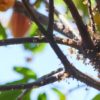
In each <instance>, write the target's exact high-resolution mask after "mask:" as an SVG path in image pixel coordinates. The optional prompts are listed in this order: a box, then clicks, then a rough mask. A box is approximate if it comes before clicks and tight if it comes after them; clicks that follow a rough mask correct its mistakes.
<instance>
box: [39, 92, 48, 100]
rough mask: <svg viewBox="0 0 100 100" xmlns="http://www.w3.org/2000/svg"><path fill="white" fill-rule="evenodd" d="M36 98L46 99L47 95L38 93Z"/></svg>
mask: <svg viewBox="0 0 100 100" xmlns="http://www.w3.org/2000/svg"><path fill="white" fill-rule="evenodd" d="M37 100H47V96H46V94H45V93H42V94H39V95H38V99H37Z"/></svg>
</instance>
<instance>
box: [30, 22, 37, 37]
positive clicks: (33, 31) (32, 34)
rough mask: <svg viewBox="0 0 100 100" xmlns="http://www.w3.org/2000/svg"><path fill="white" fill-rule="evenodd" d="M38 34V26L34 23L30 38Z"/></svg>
mask: <svg viewBox="0 0 100 100" xmlns="http://www.w3.org/2000/svg"><path fill="white" fill-rule="evenodd" d="M37 32H38V26H37V25H36V24H35V23H32V25H31V27H30V29H29V31H28V33H29V36H30V37H32V36H35V35H36V34H37Z"/></svg>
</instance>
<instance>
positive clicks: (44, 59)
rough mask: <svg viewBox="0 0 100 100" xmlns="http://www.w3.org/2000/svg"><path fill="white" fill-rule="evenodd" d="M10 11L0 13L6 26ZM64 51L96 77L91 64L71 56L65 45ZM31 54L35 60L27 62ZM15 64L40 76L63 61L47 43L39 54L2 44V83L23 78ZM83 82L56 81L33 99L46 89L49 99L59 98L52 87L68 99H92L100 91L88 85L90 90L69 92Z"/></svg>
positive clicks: (0, 73) (34, 93)
mask: <svg viewBox="0 0 100 100" xmlns="http://www.w3.org/2000/svg"><path fill="white" fill-rule="evenodd" d="M10 12H11V11H10V10H9V11H7V13H6V15H4V13H0V22H2V23H3V25H4V26H6V22H7V20H8V19H9V15H10ZM62 51H63V52H64V53H65V54H66V56H67V57H68V58H69V59H70V60H71V62H73V63H74V64H75V66H76V67H77V68H79V69H80V70H82V71H83V72H85V73H87V74H89V75H90V76H91V75H92V77H95V76H96V75H97V73H96V72H94V71H93V70H91V67H90V66H86V65H83V64H82V61H76V57H75V55H73V56H69V55H68V52H69V51H68V50H67V48H66V47H65V46H62ZM29 56H32V57H33V62H31V63H26V61H25V58H26V57H29ZM15 65H18V66H26V67H29V68H31V69H33V70H34V71H35V72H36V73H37V74H38V76H39V77H40V76H42V75H45V74H47V73H49V72H51V71H53V70H56V69H57V68H59V67H62V64H61V62H60V61H59V59H58V58H57V56H56V55H55V53H54V52H53V50H52V49H51V48H50V46H49V45H47V46H46V48H45V50H44V51H43V52H42V53H39V54H32V53H29V52H27V51H24V49H23V46H22V45H12V46H5V47H3V46H2V47H0V69H1V70H0V76H1V77H0V84H3V83H6V82H10V81H14V80H16V79H20V78H21V76H20V75H18V74H17V73H15V72H14V71H12V69H13V66H15ZM68 83H70V84H68ZM81 84H82V83H80V82H79V81H77V80H73V79H67V81H66V80H65V81H61V82H56V83H53V84H51V85H48V86H44V87H41V88H39V89H36V90H35V91H34V92H33V94H32V100H36V97H37V95H38V93H40V92H44V91H46V93H47V94H48V100H59V99H58V98H57V96H54V92H52V91H51V90H50V87H57V88H58V89H60V90H61V91H62V92H63V93H65V94H66V96H67V98H69V99H67V100H91V98H92V97H94V96H95V95H96V94H97V93H98V91H97V90H95V89H90V88H89V87H87V88H89V90H88V91H86V87H85V88H80V89H78V90H76V91H73V92H72V93H70V94H68V91H67V90H68V89H70V88H71V87H76V86H78V85H81Z"/></svg>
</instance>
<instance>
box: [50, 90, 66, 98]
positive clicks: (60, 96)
mask: <svg viewBox="0 0 100 100" xmlns="http://www.w3.org/2000/svg"><path fill="white" fill-rule="evenodd" d="M52 90H53V91H54V92H55V93H57V94H58V96H59V100H66V96H65V95H64V94H63V93H62V92H61V91H59V90H58V89H56V88H52Z"/></svg>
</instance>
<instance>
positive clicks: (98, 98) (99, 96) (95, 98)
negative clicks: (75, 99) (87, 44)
mask: <svg viewBox="0 0 100 100" xmlns="http://www.w3.org/2000/svg"><path fill="white" fill-rule="evenodd" d="M92 100H100V94H97V95H96V96H95V97H94V98H93V99H92Z"/></svg>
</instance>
